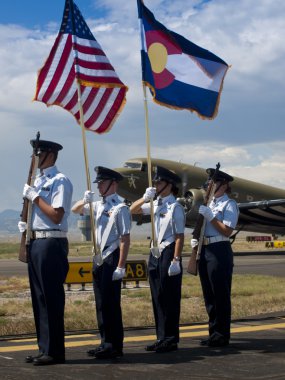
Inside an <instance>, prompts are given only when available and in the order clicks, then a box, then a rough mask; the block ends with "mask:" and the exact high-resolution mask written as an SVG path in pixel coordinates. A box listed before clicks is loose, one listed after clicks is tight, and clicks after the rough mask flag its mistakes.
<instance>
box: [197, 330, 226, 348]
mask: <svg viewBox="0 0 285 380" xmlns="http://www.w3.org/2000/svg"><path fill="white" fill-rule="evenodd" d="M200 345H201V346H208V347H224V346H228V345H229V340H228V339H227V338H225V337H224V336H223V335H222V334H219V333H217V332H215V333H213V334H212V335H211V336H210V337H209V338H208V339H203V340H201V341H200Z"/></svg>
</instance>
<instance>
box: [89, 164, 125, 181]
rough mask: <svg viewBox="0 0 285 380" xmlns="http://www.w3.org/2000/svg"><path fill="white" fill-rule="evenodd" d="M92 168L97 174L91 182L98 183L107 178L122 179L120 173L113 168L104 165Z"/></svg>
mask: <svg viewBox="0 0 285 380" xmlns="http://www.w3.org/2000/svg"><path fill="white" fill-rule="evenodd" d="M94 170H95V172H96V173H97V176H96V179H95V181H94V182H93V183H98V182H100V181H105V180H107V179H110V180H112V181H116V182H119V181H122V179H123V176H122V175H121V174H120V173H118V172H116V171H115V170H112V169H109V168H105V167H104V166H96V167H95V168H94Z"/></svg>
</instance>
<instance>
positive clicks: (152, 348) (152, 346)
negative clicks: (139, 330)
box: [144, 340, 163, 351]
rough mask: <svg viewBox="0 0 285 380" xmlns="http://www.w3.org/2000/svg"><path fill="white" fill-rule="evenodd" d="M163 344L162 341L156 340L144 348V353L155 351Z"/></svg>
mask: <svg viewBox="0 0 285 380" xmlns="http://www.w3.org/2000/svg"><path fill="white" fill-rule="evenodd" d="M162 343H163V340H156V341H155V342H154V343H152V344H149V345H147V346H145V348H144V349H145V350H146V351H156V349H157V348H158V347H159V346H160V345H161V344H162Z"/></svg>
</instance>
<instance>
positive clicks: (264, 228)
mask: <svg viewBox="0 0 285 380" xmlns="http://www.w3.org/2000/svg"><path fill="white" fill-rule="evenodd" d="M238 207H239V210H240V216H239V221H238V225H239V227H241V229H242V230H246V231H254V230H255V231H258V232H265V233H270V231H269V230H272V231H273V230H274V233H277V234H282V235H283V234H285V199H273V200H265V201H258V202H248V203H238ZM269 226H270V227H269Z"/></svg>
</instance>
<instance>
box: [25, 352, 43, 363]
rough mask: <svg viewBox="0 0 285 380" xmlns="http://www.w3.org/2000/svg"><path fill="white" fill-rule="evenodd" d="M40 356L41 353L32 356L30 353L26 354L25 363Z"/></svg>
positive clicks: (31, 361)
mask: <svg viewBox="0 0 285 380" xmlns="http://www.w3.org/2000/svg"><path fill="white" fill-rule="evenodd" d="M41 356H43V354H39V355H37V356H32V355H29V356H26V358H25V362H26V363H33V361H34V359H38V358H40V357H41Z"/></svg>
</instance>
